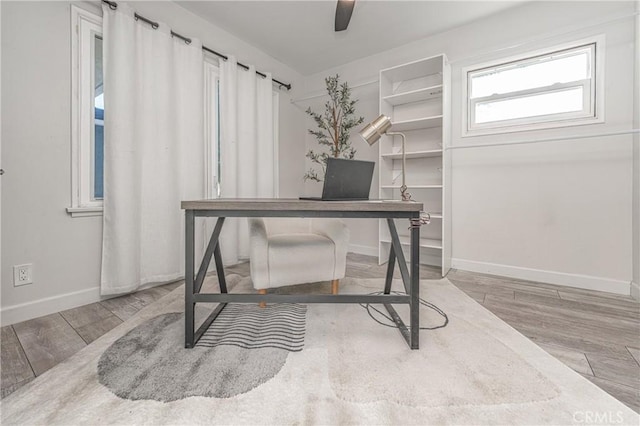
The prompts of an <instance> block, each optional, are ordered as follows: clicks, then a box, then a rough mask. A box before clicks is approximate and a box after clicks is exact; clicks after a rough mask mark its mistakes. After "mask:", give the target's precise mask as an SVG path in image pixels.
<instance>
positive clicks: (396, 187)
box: [380, 184, 442, 189]
mask: <svg viewBox="0 0 640 426" xmlns="http://www.w3.org/2000/svg"><path fill="white" fill-rule="evenodd" d="M400 186H401V185H381V186H380V188H382V189H400ZM407 188H408V189H442V184H439V185H411V184H409V185H407Z"/></svg>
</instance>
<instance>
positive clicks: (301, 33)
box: [176, 0, 523, 75]
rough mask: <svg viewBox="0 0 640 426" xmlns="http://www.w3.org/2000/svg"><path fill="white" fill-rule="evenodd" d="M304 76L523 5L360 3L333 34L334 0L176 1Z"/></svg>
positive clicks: (517, 0) (514, 2)
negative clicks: (348, 22)
mask: <svg viewBox="0 0 640 426" xmlns="http://www.w3.org/2000/svg"><path fill="white" fill-rule="evenodd" d="M176 3H178V4H179V5H181V6H182V7H184V8H185V9H188V10H190V11H191V12H193V13H195V14H197V15H198V16H200V17H202V18H204V19H206V20H208V21H209V22H211V23H213V24H215V25H216V26H218V27H221V28H223V29H225V30H226V31H228V32H229V33H231V34H233V35H235V36H236V37H238V38H240V39H242V40H244V41H246V42H247V43H249V44H251V45H253V46H256V47H258V48H260V49H261V50H262V51H264V52H265V53H267V54H269V55H270V56H272V57H274V58H276V59H278V60H279V61H280V62H282V63H284V64H286V65H288V66H290V67H291V68H293V69H294V70H296V71H298V72H300V73H301V74H303V75H309V74H314V73H316V72H320V71H324V70H326V69H328V68H332V67H335V66H338V65H342V64H345V63H348V62H351V61H353V60H355V59H358V58H363V57H366V56H369V55H372V54H375V53H379V52H382V51H385V50H388V49H392V48H394V47H398V46H401V45H403V44H406V43H409V42H412V41H415V40H419V39H421V38H425V37H427V36H429V35H432V34H436V33H439V32H443V31H446V30H448V29H451V28H454V27H457V26H460V25H463V24H466V23H468V22H471V21H474V20H477V19H480V18H483V17H485V16H488V15H491V14H494V13H496V12H499V11H501V10H504V9H507V8H510V7H513V6H515V5H519V4H521V3H523V1H522V0H511V1H504V0H503V1H478V0H475V1H459V0H456V1H452V0H448V1H398V0H393V1H392V0H387V1H371V0H369V1H366V0H357V1H356V4H355V8H354V11H353V16H352V18H351V23H350V24H349V28H348V29H347V30H346V31H342V32H338V33H336V32H334V31H333V24H334V16H335V9H336V1H335V0H325V1H310V0H307V1H304V0H299V1H268V0H263V1H237V0H236V1H177V2H176Z"/></svg>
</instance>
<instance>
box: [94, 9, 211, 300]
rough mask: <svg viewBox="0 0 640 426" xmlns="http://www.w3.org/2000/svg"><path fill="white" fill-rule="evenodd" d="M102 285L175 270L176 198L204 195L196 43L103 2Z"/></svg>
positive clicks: (180, 232) (111, 287)
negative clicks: (137, 20)
mask: <svg viewBox="0 0 640 426" xmlns="http://www.w3.org/2000/svg"><path fill="white" fill-rule="evenodd" d="M103 12H104V14H103V16H104V17H103V39H104V53H103V55H104V98H105V144H104V163H105V164H104V217H103V221H104V226H103V249H102V277H101V293H102V294H103V295H110V294H118V293H124V292H130V291H133V290H136V289H138V288H139V287H141V286H143V285H145V284H147V283H151V282H165V281H169V280H173V279H177V278H180V277H182V276H184V254H183V253H184V214H183V211H182V210H181V209H180V202H181V200H185V199H200V198H203V197H204V136H203V133H204V131H203V128H204V125H203V105H204V98H203V91H204V87H203V84H204V83H203V78H204V77H203V55H202V48H201V44H200V43H199V42H198V41H197V40H193V41H192V42H191V44H190V45H187V44H185V42H184V41H182V40H180V39H178V38H175V39H174V38H173V37H171V35H170V29H169V28H168V27H167V26H166V25H164V24H162V23H161V24H160V26H159V28H158V29H155V30H154V29H152V28H150V27H149V26H148V25H146V24H143V23H141V22H136V21H135V20H134V11H133V10H131V9H130V8H128V7H127V6H126V5H124V4H123V3H119V4H118V8H117V10H115V11H113V10H111V9H110V8H109V7H108V6H106V5H105V6H104V7H103Z"/></svg>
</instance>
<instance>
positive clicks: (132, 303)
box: [100, 294, 146, 321]
mask: <svg viewBox="0 0 640 426" xmlns="http://www.w3.org/2000/svg"><path fill="white" fill-rule="evenodd" d="M100 304H101V305H102V306H103V307H105V308H106V309H108V310H109V311H111V312H112V313H113V314H114V315H116V316H117V317H118V318H120V319H121V320H122V321H126V320H128V319H129V318H131V317H132V316H134V315H135V314H136V312H138V311H139V310H140V309H142V308H144V307H145V305H146V304H145V303H144V302H143V301H142V300H140V299H138V298H137V297H135V295H134V294H127V295H125V296H118V297H114V298H113V299H107V300H103V301H101V302H100Z"/></svg>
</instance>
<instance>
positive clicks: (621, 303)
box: [558, 290, 640, 314]
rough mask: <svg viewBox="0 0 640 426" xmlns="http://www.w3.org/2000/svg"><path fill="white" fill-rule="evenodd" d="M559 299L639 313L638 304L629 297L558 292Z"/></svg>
mask: <svg viewBox="0 0 640 426" xmlns="http://www.w3.org/2000/svg"><path fill="white" fill-rule="evenodd" d="M558 293H559V294H560V298H561V299H565V300H573V301H576V302H585V303H591V304H596V305H601V306H604V307H610V308H613V309H619V310H624V311H629V312H632V313H636V314H637V313H638V311H640V304H638V302H637V301H635V300H633V299H632V298H631V296H629V297H624V296H618V295H607V296H600V295H599V294H593V293H602V292H587V291H582V292H577V291H565V290H559V291H558Z"/></svg>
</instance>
